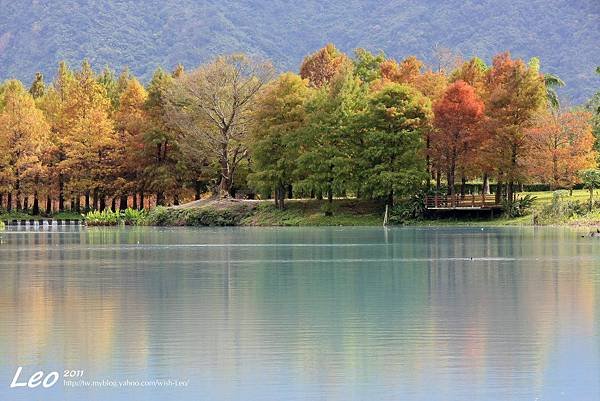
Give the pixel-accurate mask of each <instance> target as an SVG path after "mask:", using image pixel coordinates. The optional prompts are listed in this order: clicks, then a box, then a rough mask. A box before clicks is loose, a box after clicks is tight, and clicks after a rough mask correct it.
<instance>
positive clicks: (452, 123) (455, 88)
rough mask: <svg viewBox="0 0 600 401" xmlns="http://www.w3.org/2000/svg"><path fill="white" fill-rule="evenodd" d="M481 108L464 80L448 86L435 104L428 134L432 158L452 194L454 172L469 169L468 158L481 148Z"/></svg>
mask: <svg viewBox="0 0 600 401" xmlns="http://www.w3.org/2000/svg"><path fill="white" fill-rule="evenodd" d="M483 110H484V105H483V102H482V100H481V99H480V98H479V97H478V96H477V94H476V93H475V89H474V88H473V87H472V86H470V85H469V84H467V83H466V82H463V81H457V82H455V83H453V84H452V85H450V86H449V87H448V89H447V90H446V92H445V94H444V96H443V97H442V98H441V99H440V100H439V101H438V102H437V103H436V104H435V105H434V108H433V111H434V114H435V118H434V123H435V127H436V129H435V130H434V131H433V133H432V134H431V149H430V152H431V157H432V159H433V160H434V164H435V165H437V166H438V167H439V168H440V169H441V171H443V172H445V173H446V177H447V180H448V190H449V193H450V195H454V183H455V176H456V171H457V169H461V170H462V171H463V175H464V171H465V170H466V169H467V168H468V164H469V162H468V159H469V156H472V153H473V152H475V151H476V149H477V148H478V147H479V146H480V145H481V137H480V136H479V135H478V133H479V132H480V131H479V129H478V127H479V125H480V123H481V119H482V117H483Z"/></svg>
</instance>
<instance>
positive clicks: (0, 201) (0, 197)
mask: <svg viewBox="0 0 600 401" xmlns="http://www.w3.org/2000/svg"><path fill="white" fill-rule="evenodd" d="M3 207H4V194H3V193H2V192H0V209H2V208H3Z"/></svg>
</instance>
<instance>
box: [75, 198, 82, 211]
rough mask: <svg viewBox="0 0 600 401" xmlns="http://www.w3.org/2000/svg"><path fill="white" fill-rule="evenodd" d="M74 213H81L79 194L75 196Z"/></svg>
mask: <svg viewBox="0 0 600 401" xmlns="http://www.w3.org/2000/svg"><path fill="white" fill-rule="evenodd" d="M75 211H76V212H77V213H79V212H81V196H80V195H79V194H77V196H75Z"/></svg>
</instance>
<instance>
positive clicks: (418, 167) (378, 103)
mask: <svg viewBox="0 0 600 401" xmlns="http://www.w3.org/2000/svg"><path fill="white" fill-rule="evenodd" d="M430 119H431V102H430V101H429V99H427V98H426V97H424V96H423V95H422V94H421V93H420V92H419V91H417V90H415V89H413V88H411V87H408V86H406V85H400V84H388V85H386V86H385V87H384V88H383V89H382V90H381V91H379V92H376V93H374V94H373V95H371V97H370V99H369V106H368V108H367V111H366V112H365V114H364V117H363V119H362V124H361V125H362V127H363V138H364V139H363V140H364V148H363V149H364V150H363V152H364V158H365V160H366V169H365V171H364V173H365V174H364V181H363V185H364V188H365V190H366V191H368V192H370V193H372V194H373V195H375V196H379V197H386V198H387V202H388V204H389V205H393V203H394V197H395V196H397V195H403V194H407V193H413V192H414V191H415V190H416V188H418V187H419V186H421V185H423V183H424V182H425V181H426V180H427V172H426V169H425V167H426V166H425V157H424V141H423V130H424V129H426V128H427V126H428V124H429V120H430Z"/></svg>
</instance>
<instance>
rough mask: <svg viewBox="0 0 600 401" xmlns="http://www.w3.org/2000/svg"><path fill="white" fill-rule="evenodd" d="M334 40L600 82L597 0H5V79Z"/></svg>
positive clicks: (273, 52)
mask: <svg viewBox="0 0 600 401" xmlns="http://www.w3.org/2000/svg"><path fill="white" fill-rule="evenodd" d="M327 42H334V43H335V44H336V46H338V47H339V48H341V49H342V50H344V51H348V52H350V51H352V49H354V48H356V47H365V48H367V49H370V50H378V49H381V50H384V51H385V52H386V54H388V55H389V56H392V57H396V58H402V57H404V56H406V55H410V54H414V55H416V56H418V57H420V58H423V59H425V60H431V54H432V48H433V46H435V45H436V44H437V45H439V46H445V47H449V48H453V49H456V50H459V51H461V52H462V54H463V55H464V56H466V57H468V56H471V55H479V56H481V57H483V58H484V59H486V60H487V61H489V60H490V57H491V56H492V55H493V54H495V53H497V52H500V51H503V50H510V51H511V52H512V53H513V54H514V55H515V56H519V57H523V58H530V57H533V56H539V57H540V59H541V61H542V69H543V70H545V71H548V72H552V73H556V74H558V75H559V76H560V77H561V78H562V79H563V80H564V81H566V82H567V87H566V88H564V89H562V90H561V94H562V95H563V96H565V97H567V98H570V99H572V100H573V101H574V102H577V103H579V102H582V101H584V100H585V99H586V98H588V97H589V96H591V95H592V93H593V92H594V91H595V90H597V88H598V87H600V79H598V76H597V75H596V74H595V73H594V70H595V67H596V66H597V65H599V64H600V1H599V0H577V1H573V0H425V1H424V0H389V1H387V0H384V1H381V0H345V1H342V0H301V1H298V0H295V1H290V0H269V1H267V0H239V1H233V0H219V1H209V0H198V1H194V0H177V1H176V0H143V1H141V0H136V1H133V0H0V79H5V78H10V77H17V78H20V79H22V80H24V81H26V82H27V83H28V82H30V81H31V80H32V77H33V75H34V73H35V71H37V70H41V71H42V72H44V73H45V74H46V76H48V75H50V76H52V75H53V74H54V71H55V68H56V64H57V62H58V61H59V60H61V59H66V60H68V61H69V62H71V63H72V64H78V63H79V62H80V61H81V60H82V59H83V58H85V57H87V58H88V59H89V60H90V61H91V62H92V63H93V65H94V66H95V67H96V68H98V69H99V68H101V67H102V66H103V65H105V64H109V65H111V66H113V67H114V68H115V69H120V68H122V67H123V66H125V65H128V66H130V68H131V69H132V70H133V71H134V72H135V73H136V74H137V75H140V76H141V77H142V78H144V79H148V77H149V76H150V75H151V73H152V71H153V70H154V69H155V68H156V66H158V65H162V66H165V67H167V68H172V67H173V66H174V65H176V64H177V63H179V62H182V63H183V64H184V65H185V66H187V67H188V68H190V67H193V66H196V65H197V64H199V63H201V62H203V61H206V60H208V59H210V58H211V57H213V56H214V55H216V54H220V53H231V52H237V51H244V52H248V53H253V54H258V55H261V56H266V57H269V58H271V59H272V60H273V62H274V63H275V65H276V66H277V67H278V68H279V69H281V70H284V69H290V70H294V71H297V70H298V68H299V64H300V62H301V60H302V58H303V56H304V55H306V54H307V53H309V52H312V51H314V50H316V49H317V48H319V47H321V46H323V45H324V44H325V43H327Z"/></svg>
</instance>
